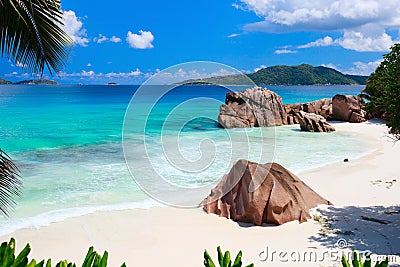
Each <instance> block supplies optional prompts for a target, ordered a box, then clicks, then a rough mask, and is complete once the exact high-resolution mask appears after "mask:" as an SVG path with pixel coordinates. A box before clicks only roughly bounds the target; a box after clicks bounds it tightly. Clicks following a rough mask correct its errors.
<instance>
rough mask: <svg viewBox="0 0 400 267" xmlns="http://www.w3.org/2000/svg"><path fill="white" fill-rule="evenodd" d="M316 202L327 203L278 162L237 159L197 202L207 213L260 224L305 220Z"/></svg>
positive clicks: (327, 202) (278, 223)
mask: <svg viewBox="0 0 400 267" xmlns="http://www.w3.org/2000/svg"><path fill="white" fill-rule="evenodd" d="M319 204H328V205H329V204H331V203H330V202H329V201H327V200H326V199H324V198H323V197H321V196H320V195H318V194H317V193H316V192H315V191H313V190H312V189H311V188H310V187H308V186H307V185H306V184H305V183H304V182H302V181H301V180H300V179H299V177H297V176H296V175H294V174H293V173H291V172H290V171H288V170H287V169H285V168H284V167H282V166H281V165H279V164H277V163H266V164H258V163H255V162H250V161H247V160H239V161H237V162H236V163H235V164H234V165H233V167H232V169H231V170H230V172H229V174H227V175H225V176H224V177H223V178H222V180H221V182H220V183H219V184H218V185H217V186H216V187H215V188H214V189H212V191H211V194H210V195H209V196H208V197H207V198H206V199H204V200H203V202H202V203H201V204H200V205H202V206H203V207H204V210H205V211H206V212H207V213H214V214H217V215H219V216H221V217H225V218H228V219H232V220H234V221H237V222H244V223H251V224H255V225H259V226H260V225H262V224H263V223H267V224H276V225H281V224H284V223H286V222H290V221H294V220H298V221H299V222H300V223H302V222H305V221H307V219H308V218H311V216H310V213H309V210H310V209H311V208H314V207H316V206H317V205H319Z"/></svg>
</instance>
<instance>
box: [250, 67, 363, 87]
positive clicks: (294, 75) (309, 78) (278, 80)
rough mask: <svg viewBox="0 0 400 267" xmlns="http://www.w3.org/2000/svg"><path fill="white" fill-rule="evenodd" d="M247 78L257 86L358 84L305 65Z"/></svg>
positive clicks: (267, 71) (344, 76)
mask: <svg viewBox="0 0 400 267" xmlns="http://www.w3.org/2000/svg"><path fill="white" fill-rule="evenodd" d="M248 76H249V77H250V79H252V80H253V81H254V83H256V84H257V85H313V84H343V85H344V84H359V82H357V81H356V80H355V79H352V78H351V77H349V76H346V75H344V74H342V73H340V72H339V71H337V70H334V69H331V68H327V67H322V66H320V67H313V66H311V65H307V64H302V65H299V66H273V67H268V68H265V69H261V70H259V71H257V72H255V73H251V74H248Z"/></svg>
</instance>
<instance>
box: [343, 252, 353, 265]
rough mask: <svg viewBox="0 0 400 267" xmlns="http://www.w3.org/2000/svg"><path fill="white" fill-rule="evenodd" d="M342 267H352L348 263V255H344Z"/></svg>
mask: <svg viewBox="0 0 400 267" xmlns="http://www.w3.org/2000/svg"><path fill="white" fill-rule="evenodd" d="M342 266H343V267H351V266H350V263H349V262H348V261H347V258H346V255H344V254H343V255H342Z"/></svg>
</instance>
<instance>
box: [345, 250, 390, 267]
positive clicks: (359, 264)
mask: <svg viewBox="0 0 400 267" xmlns="http://www.w3.org/2000/svg"><path fill="white" fill-rule="evenodd" d="M342 266H343V267H351V266H353V267H371V266H372V261H371V255H369V254H368V255H366V256H365V261H363V260H362V259H361V257H360V254H358V252H357V251H356V250H354V251H353V258H352V260H351V265H350V262H349V261H348V260H347V258H346V255H343V256H342ZM374 266H375V267H387V266H389V259H388V258H387V257H386V259H385V260H384V261H378V262H377V263H376V264H375V265H374Z"/></svg>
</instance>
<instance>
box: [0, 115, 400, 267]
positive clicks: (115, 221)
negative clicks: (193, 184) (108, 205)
mask: <svg viewBox="0 0 400 267" xmlns="http://www.w3.org/2000/svg"><path fill="white" fill-rule="evenodd" d="M333 126H334V127H335V128H337V130H338V131H343V132H349V133H352V134H357V135H360V136H365V137H368V138H373V139H374V140H376V144H377V145H378V146H379V147H377V148H376V149H375V150H374V151H371V153H368V155H364V156H361V157H360V158H357V159H349V162H346V163H345V162H337V163H333V164H328V165H326V166H324V167H317V168H314V169H312V170H306V171H302V172H300V173H296V175H298V176H299V177H300V179H302V180H303V181H304V182H305V183H306V184H308V185H309V186H310V187H311V188H312V189H314V190H315V191H316V192H317V193H319V194H320V195H322V196H323V197H325V198H326V199H328V200H330V201H331V202H332V203H333V204H335V206H333V209H334V210H335V211H333V212H332V207H328V208H327V207H321V208H318V209H316V211H315V212H313V213H314V214H316V213H318V214H319V215H318V216H321V217H323V216H327V217H335V216H336V217H337V219H338V222H339V223H342V221H346V220H344V219H343V218H346V216H347V217H349V216H353V215H357V212H358V213H360V214H363V212H365V210H364V209H362V207H370V206H374V207H375V206H382V207H383V210H384V209H386V208H387V207H390V208H393V209H396V207H397V206H396V201H397V199H398V194H399V193H400V188H399V182H400V179H399V178H400V177H395V176H396V175H397V174H398V173H400V166H396V165H398V164H397V162H396V155H398V152H400V145H399V144H396V145H394V144H393V143H390V142H389V141H388V140H386V139H385V137H384V132H385V129H386V127H385V126H384V125H382V124H379V123H377V122H374V121H372V122H367V123H362V124H348V123H333ZM321 177H325V178H326V179H324V181H323V182H321ZM392 177H393V179H396V178H397V180H396V181H395V182H393V181H392V182H393V183H392V185H391V187H390V188H389V189H388V188H387V186H388V184H387V182H391V181H390V179H392ZM378 180H381V182H378ZM371 181H376V184H373V183H372V182H371ZM343 185H345V187H343ZM397 203H398V201H397ZM346 207H359V208H360V209H359V210H356V209H355V208H353V209H351V210H348V209H347V208H346ZM399 210H400V208H399ZM335 212H336V213H335ZM382 212H383V211H382ZM358 215H359V214H358ZM358 215H357V216H358ZM379 215H380V216H382V214H379ZM369 216H372V217H374V216H377V215H375V214H371V215H369ZM336 217H335V218H336ZM358 217H359V216H358ZM358 217H357V218H358ZM387 217H388V218H389V217H390V218H389V219H390V220H391V223H390V224H391V225H390V224H388V226H389V227H393V226H394V225H398V223H399V221H400V218H399V216H397V215H393V214H390V215H388V214H387V216H386V217H384V218H383V219H384V220H389V219H388V218H387ZM393 218H394V219H393ZM335 223H336V222H333V227H336V224H335ZM322 224H323V223H322ZM363 224H366V226H365V225H363ZM370 224H371V222H368V221H365V222H364V221H361V222H360V221H357V225H358V227H359V228H360V232H361V236H362V235H364V238H366V239H367V240H368V241H371V240H375V241H376V244H372V245H377V248H378V249H377V248H375V247H373V248H375V251H376V252H377V253H381V252H384V253H391V251H390V249H389V250H386V251H387V252H385V249H384V246H385V244H384V241H382V240H381V239H382V238H381V239H379V238H378V237H374V238H375V239H374V238H369V237H365V235H366V234H365V233H363V232H362V231H364V230H365V229H364V228H366V229H368V228H367V227H368V226H369V225H370ZM372 226H374V225H373V223H372ZM338 227H339V228H340V227H342V228H346V226H342V225H339V226H338ZM363 227H364V228H363ZM321 228H324V227H321V222H317V221H313V220H309V222H307V223H303V224H300V225H299V224H298V223H297V222H290V223H287V224H284V225H282V226H266V227H255V226H253V227H243V226H240V225H239V224H237V223H235V222H233V221H230V220H227V219H225V218H219V217H218V216H216V215H206V214H205V213H204V212H203V211H202V210H201V209H191V210H190V209H176V208H171V207H151V208H148V209H142V208H135V209H126V210H125V209H124V210H120V211H115V210H113V211H95V212H93V213H90V214H86V215H82V216H78V217H72V218H67V219H65V220H63V221H60V222H56V223H50V224H49V225H48V226H44V227H40V228H38V229H32V228H30V229H20V230H17V231H15V232H13V233H12V234H9V235H5V236H2V237H1V238H0V239H1V241H2V242H3V241H7V240H9V238H10V237H11V236H13V237H15V238H16V241H17V251H20V250H21V249H22V246H24V245H25V244H26V243H27V242H29V243H30V244H31V246H32V254H31V255H30V256H31V257H34V258H37V259H42V258H49V257H51V258H52V260H53V262H56V261H57V260H61V259H65V258H67V259H68V260H70V261H75V262H76V263H78V264H79V263H81V261H82V260H83V258H84V255H85V254H86V251H87V249H88V248H89V246H91V245H93V246H94V247H95V250H97V251H98V252H99V253H102V252H103V251H104V250H107V251H108V252H109V255H110V258H109V263H110V265H109V266H119V265H120V264H121V263H122V262H123V261H125V262H126V263H127V265H128V266H134V265H137V264H145V265H146V264H147V265H150V266H153V265H156V264H164V265H165V264H166V263H167V265H168V266H169V265H172V264H176V263H177V265H181V264H183V263H185V264H186V265H196V264H197V265H201V264H202V257H203V251H204V249H207V250H208V251H209V252H210V254H211V256H212V257H213V258H215V256H216V247H217V246H218V245H221V248H222V249H223V250H227V249H229V250H231V254H232V255H233V254H235V255H236V253H237V252H238V251H239V250H242V251H243V263H244V264H245V265H246V264H249V263H250V262H254V264H255V266H271V265H274V266H275V265H281V264H282V265H294V263H293V262H289V264H288V262H275V261H274V262H272V263H271V262H270V261H269V260H271V259H269V260H266V261H264V262H263V261H261V260H260V257H259V256H260V252H262V251H265V247H266V246H268V249H270V250H276V251H279V250H286V251H287V250H296V251H305V250H307V249H311V250H313V251H318V252H319V253H321V252H323V251H325V250H326V249H328V248H329V249H333V248H335V242H336V241H337V239H338V235H339V234H336V236H333V237H329V236H328V237H325V238H322V237H319V231H320V230H321ZM350 228H351V227H350ZM382 229H383V226H382ZM385 229H386V228H385ZM385 229H384V230H382V231H386V232H384V233H386V234H387V236H389V237H391V235H395V234H396V231H394V232H390V231H389V230H387V229H386V230H385ZM328 230H329V229H328ZM349 231H354V232H355V234H353V235H351V236H345V237H346V239H347V238H348V239H349V241H350V239H351V240H353V239H355V238H356V237H357V240H358V241H360V240H361V237H358V236H359V235H358V233H357V231H355V230H354V229H350V230H349ZM282 235H286V236H288V238H287V239H286V238H282ZM389 239H390V238H389ZM385 240H386V239H385ZM386 241H387V240H386ZM353 242H354V241H353ZM393 242H394V244H393V245H399V246H400V241H399V240H396V239H395V240H394V241H393ZM348 245H349V247H351V246H352V245H355V244H351V243H349V244H348ZM367 245H368V244H367ZM399 246H397V247H399ZM394 247H396V246H394ZM367 248H368V247H367ZM371 248H372V247H371ZM357 249H363V247H359V246H357ZM371 251H373V250H372V249H371ZM373 252H374V251H373ZM154 255H157V257H154ZM319 263H320V262H318V263H317V262H314V263H310V262H297V264H296V266H320V265H319ZM336 263H337V264H340V262H336ZM398 263H399V264H400V260H399V262H398ZM326 264H329V262H326V263H324V265H323V266H340V265H334V264H335V263H333V265H332V264H331V265H326Z"/></svg>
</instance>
